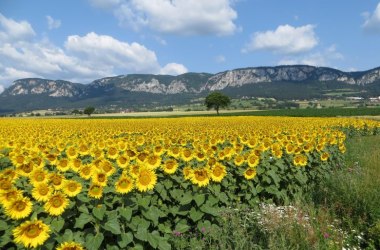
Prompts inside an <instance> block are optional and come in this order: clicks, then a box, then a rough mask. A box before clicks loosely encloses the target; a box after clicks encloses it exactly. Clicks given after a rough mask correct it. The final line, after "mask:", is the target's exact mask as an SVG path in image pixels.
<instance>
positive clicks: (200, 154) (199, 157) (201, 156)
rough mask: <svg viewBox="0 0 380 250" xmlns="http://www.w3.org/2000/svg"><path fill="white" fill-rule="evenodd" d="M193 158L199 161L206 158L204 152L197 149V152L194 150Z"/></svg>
mask: <svg viewBox="0 0 380 250" xmlns="http://www.w3.org/2000/svg"><path fill="white" fill-rule="evenodd" d="M195 159H197V161H199V162H202V161H204V160H206V159H207V158H206V154H204V153H203V152H201V151H197V152H195Z"/></svg>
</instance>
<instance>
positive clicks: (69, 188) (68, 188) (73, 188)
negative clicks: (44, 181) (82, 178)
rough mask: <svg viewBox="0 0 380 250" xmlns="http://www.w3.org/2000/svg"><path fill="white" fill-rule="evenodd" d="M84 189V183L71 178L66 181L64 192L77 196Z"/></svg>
mask: <svg viewBox="0 0 380 250" xmlns="http://www.w3.org/2000/svg"><path fill="white" fill-rule="evenodd" d="M81 190H82V185H81V184H80V183H79V182H77V181H74V180H69V181H67V182H66V184H65V187H64V188H63V192H64V193H65V194H66V195H67V196H69V197H75V196H77V195H78V194H79V193H80V191H81Z"/></svg>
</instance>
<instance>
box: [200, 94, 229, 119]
mask: <svg viewBox="0 0 380 250" xmlns="http://www.w3.org/2000/svg"><path fill="white" fill-rule="evenodd" d="M230 103H231V100H230V98H229V97H228V96H226V95H224V94H222V93H221V92H212V93H211V94H209V95H208V96H206V99H205V105H206V107H207V109H212V108H213V109H215V110H216V113H217V114H218V115H219V109H220V108H226V107H228V105H230Z"/></svg>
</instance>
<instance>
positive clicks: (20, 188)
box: [0, 117, 380, 249]
mask: <svg viewBox="0 0 380 250" xmlns="http://www.w3.org/2000/svg"><path fill="white" fill-rule="evenodd" d="M379 133H380V123H379V122H375V121H370V120H359V119H348V118H280V117H208V118H204V117H203V118H194V117H192V118H155V119H125V120H121V119H117V120H111V119H109V120H103V119H100V120H97V119H95V120H89V119H71V120H70V119H1V122H0V248H1V249H12V248H13V249H23V248H36V247H39V248H41V247H42V248H43V249H127V248H128V249H129V248H136V249H143V248H156V249H171V245H170V243H169V240H170V237H171V236H172V235H173V234H181V233H185V232H194V231H198V232H199V231H201V230H202V231H204V230H212V228H214V227H218V225H219V224H220V216H219V214H220V212H221V211H222V210H223V208H227V207H228V208H231V207H232V208H233V207H234V206H235V205H236V204H239V205H240V206H246V207H253V206H256V205H257V204H258V203H259V202H263V201H265V202H274V203H281V204H285V203H287V202H288V201H289V200H291V199H292V198H293V197H295V196H297V195H299V194H301V193H302V192H307V190H310V188H313V185H314V184H316V183H318V180H320V179H321V178H324V176H326V175H327V174H329V171H330V170H331V169H333V168H338V167H340V166H341V164H342V159H343V154H344V153H345V150H346V148H345V139H346V137H347V136H352V135H353V134H361V135H370V134H379Z"/></svg>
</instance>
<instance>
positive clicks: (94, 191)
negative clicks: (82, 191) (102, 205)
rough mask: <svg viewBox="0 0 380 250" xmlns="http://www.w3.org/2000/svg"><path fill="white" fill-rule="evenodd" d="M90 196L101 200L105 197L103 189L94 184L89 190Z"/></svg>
mask: <svg viewBox="0 0 380 250" xmlns="http://www.w3.org/2000/svg"><path fill="white" fill-rule="evenodd" d="M88 196H89V197H92V198H95V199H100V198H101V197H102V196H103V187H102V186H99V185H97V184H92V185H91V186H90V187H89V189H88Z"/></svg>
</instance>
